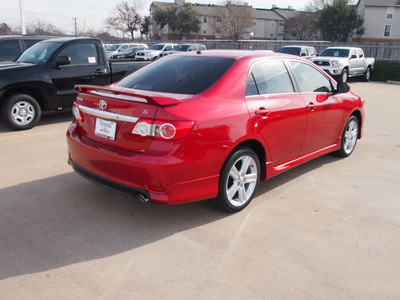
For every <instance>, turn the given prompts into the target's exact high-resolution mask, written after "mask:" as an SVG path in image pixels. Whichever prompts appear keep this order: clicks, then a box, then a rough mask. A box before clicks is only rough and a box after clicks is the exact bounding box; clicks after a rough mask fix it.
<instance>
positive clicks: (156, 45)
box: [149, 44, 164, 50]
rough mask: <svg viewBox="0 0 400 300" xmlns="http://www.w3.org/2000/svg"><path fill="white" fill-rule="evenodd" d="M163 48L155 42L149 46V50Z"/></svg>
mask: <svg viewBox="0 0 400 300" xmlns="http://www.w3.org/2000/svg"><path fill="white" fill-rule="evenodd" d="M163 48H164V45H158V44H155V45H153V46H151V47H150V48H149V50H162V49H163Z"/></svg>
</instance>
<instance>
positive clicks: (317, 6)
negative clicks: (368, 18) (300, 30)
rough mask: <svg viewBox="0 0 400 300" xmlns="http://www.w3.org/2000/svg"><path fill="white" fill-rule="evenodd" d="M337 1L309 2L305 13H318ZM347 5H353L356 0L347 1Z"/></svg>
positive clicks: (317, 0) (311, 0)
mask: <svg viewBox="0 0 400 300" xmlns="http://www.w3.org/2000/svg"><path fill="white" fill-rule="evenodd" d="M337 1H338V0H309V1H308V3H307V4H306V6H305V8H304V9H305V11H313V12H316V11H320V10H323V9H324V8H326V7H327V6H328V5H333V4H334V3H335V2H337ZM348 2H349V5H354V4H356V3H357V0H349V1H348Z"/></svg>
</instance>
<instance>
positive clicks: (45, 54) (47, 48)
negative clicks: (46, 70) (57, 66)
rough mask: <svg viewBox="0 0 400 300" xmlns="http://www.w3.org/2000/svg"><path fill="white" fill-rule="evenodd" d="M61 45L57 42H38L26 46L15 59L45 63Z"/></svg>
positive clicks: (22, 61) (24, 61)
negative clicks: (28, 46)
mask: <svg viewBox="0 0 400 300" xmlns="http://www.w3.org/2000/svg"><path fill="white" fill-rule="evenodd" d="M61 45H62V43H59V42H40V43H37V44H35V45H33V46H32V47H30V48H28V49H27V50H26V51H25V52H24V53H22V55H21V56H20V57H19V58H18V59H17V62H19V63H32V64H45V63H46V62H47V61H48V60H49V58H50V57H51V56H52V55H53V53H54V52H55V51H56V50H57V49H58V48H59V47H60V46H61Z"/></svg>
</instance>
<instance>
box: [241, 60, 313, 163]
mask: <svg viewBox="0 0 400 300" xmlns="http://www.w3.org/2000/svg"><path fill="white" fill-rule="evenodd" d="M246 104H247V107H248V110H249V114H250V117H251V120H252V122H253V124H254V126H255V127H256V128H257V129H258V131H259V132H260V133H261V135H262V136H263V138H264V140H265V142H266V144H267V145H268V149H269V154H270V159H271V161H272V164H273V165H280V164H283V163H285V162H287V161H290V160H292V159H294V158H296V157H298V155H299V153H300V150H301V147H302V145H303V140H304V135H305V130H306V108H305V104H304V101H303V99H302V97H301V95H300V94H299V93H295V91H294V86H293V83H292V81H291V78H290V76H289V73H288V70H287V68H286V66H285V64H284V62H283V61H282V60H273V61H265V62H261V63H257V64H256V65H254V66H253V67H252V68H251V72H250V73H249V76H248V80H247V88H246Z"/></svg>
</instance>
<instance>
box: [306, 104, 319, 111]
mask: <svg viewBox="0 0 400 300" xmlns="http://www.w3.org/2000/svg"><path fill="white" fill-rule="evenodd" d="M316 107H317V106H316V105H315V104H314V103H312V102H310V103H308V105H307V108H308V109H310V110H314V109H315V108H316Z"/></svg>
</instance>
